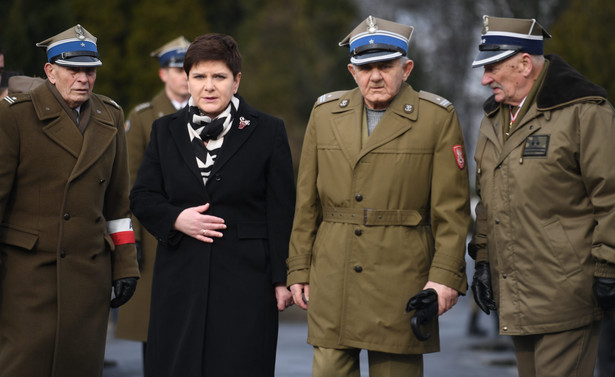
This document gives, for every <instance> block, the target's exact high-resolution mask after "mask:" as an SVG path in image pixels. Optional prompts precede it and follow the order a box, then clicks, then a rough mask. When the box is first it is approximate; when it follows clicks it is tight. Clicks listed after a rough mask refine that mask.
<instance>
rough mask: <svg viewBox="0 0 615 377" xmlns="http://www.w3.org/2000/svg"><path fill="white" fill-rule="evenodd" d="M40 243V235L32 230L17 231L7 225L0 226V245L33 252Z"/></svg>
mask: <svg viewBox="0 0 615 377" xmlns="http://www.w3.org/2000/svg"><path fill="white" fill-rule="evenodd" d="M37 241H38V233H37V232H35V231H32V230H26V229H17V228H15V227H11V226H9V225H7V224H2V226H0V243H3V244H7V245H11V246H16V247H20V248H22V249H26V250H32V249H33V248H34V245H36V242H37Z"/></svg>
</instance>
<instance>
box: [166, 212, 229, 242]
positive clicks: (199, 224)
mask: <svg viewBox="0 0 615 377" xmlns="http://www.w3.org/2000/svg"><path fill="white" fill-rule="evenodd" d="M208 209H209V203H207V204H204V205H202V206H198V207H190V208H186V209H185V210H183V211H182V212H181V213H180V214H179V216H177V220H175V229H176V230H179V231H180V232H182V233H184V234H187V235H189V236H190V237H194V238H196V239H197V240H199V241H202V242H207V243H212V242H214V238H220V237H222V233H221V232H218V230H220V229H226V225H225V224H224V219H222V218H220V217H216V216H210V215H204V214H203V213H204V212H206V211H207V210H208Z"/></svg>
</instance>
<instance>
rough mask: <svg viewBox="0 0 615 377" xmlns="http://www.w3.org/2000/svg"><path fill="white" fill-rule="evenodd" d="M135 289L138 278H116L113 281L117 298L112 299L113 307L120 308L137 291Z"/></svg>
mask: <svg viewBox="0 0 615 377" xmlns="http://www.w3.org/2000/svg"><path fill="white" fill-rule="evenodd" d="M135 289H137V278H122V279H117V280H115V281H114V282H113V292H114V293H115V298H114V299H113V300H111V307H112V308H119V307H120V306H121V305H124V304H125V303H126V302H128V300H130V298H131V297H132V295H133V294H134V293H135Z"/></svg>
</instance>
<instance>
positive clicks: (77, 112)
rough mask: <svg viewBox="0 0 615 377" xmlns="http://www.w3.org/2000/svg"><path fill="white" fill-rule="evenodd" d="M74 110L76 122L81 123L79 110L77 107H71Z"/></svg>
mask: <svg viewBox="0 0 615 377" xmlns="http://www.w3.org/2000/svg"><path fill="white" fill-rule="evenodd" d="M71 110H72V111H73V116H74V117H75V122H77V125H79V111H77V109H71Z"/></svg>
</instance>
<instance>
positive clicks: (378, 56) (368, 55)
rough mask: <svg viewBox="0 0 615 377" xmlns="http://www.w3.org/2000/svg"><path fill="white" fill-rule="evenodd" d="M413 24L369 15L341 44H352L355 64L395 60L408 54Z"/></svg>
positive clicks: (351, 56) (351, 54) (351, 59)
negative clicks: (399, 22)
mask: <svg viewBox="0 0 615 377" xmlns="http://www.w3.org/2000/svg"><path fill="white" fill-rule="evenodd" d="M413 30H414V28H413V27H412V26H407V25H403V24H398V23H396V22H392V21H387V20H383V19H380V18H376V17H372V16H369V17H367V18H366V19H365V20H364V21H363V22H361V23H360V24H359V25H358V26H357V27H356V28H355V29H354V30H353V31H352V32H351V33H350V34H348V35H347V36H346V38H344V39H343V40H342V41H341V42H340V43H339V45H340V46H342V47H343V46H350V62H351V63H352V64H355V65H362V64H369V63H374V62H379V61H385V60H393V59H396V58H399V57H400V56H407V55H408V43H409V42H410V37H411V36H412V31H413Z"/></svg>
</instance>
